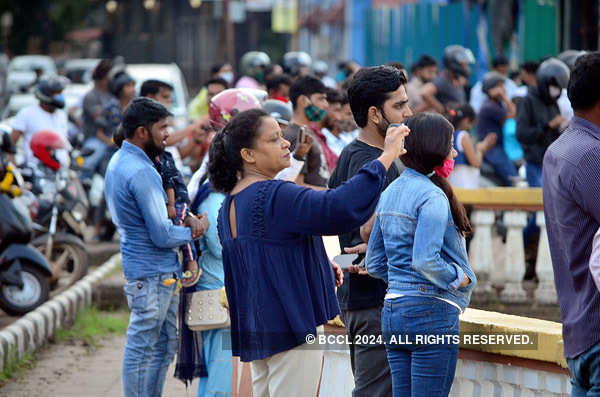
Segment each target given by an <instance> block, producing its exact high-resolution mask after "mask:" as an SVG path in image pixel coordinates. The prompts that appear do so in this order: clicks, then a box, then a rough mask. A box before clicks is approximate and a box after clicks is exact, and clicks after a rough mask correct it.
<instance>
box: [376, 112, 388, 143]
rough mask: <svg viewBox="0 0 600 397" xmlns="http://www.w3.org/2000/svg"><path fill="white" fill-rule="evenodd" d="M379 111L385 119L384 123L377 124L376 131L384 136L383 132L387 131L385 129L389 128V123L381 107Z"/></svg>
mask: <svg viewBox="0 0 600 397" xmlns="http://www.w3.org/2000/svg"><path fill="white" fill-rule="evenodd" d="M379 111H380V112H381V117H383V119H384V120H385V125H382V124H383V123H379V124H377V132H379V135H381V136H382V137H384V138H385V134H386V132H387V129H388V128H390V124H391V123H390V121H389V120H388V119H387V117H385V113H384V112H383V109H379Z"/></svg>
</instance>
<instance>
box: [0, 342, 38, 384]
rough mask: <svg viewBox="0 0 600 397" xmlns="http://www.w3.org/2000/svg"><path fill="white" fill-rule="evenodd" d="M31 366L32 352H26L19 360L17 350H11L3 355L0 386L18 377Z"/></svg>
mask: <svg viewBox="0 0 600 397" xmlns="http://www.w3.org/2000/svg"><path fill="white" fill-rule="evenodd" d="M32 367H33V354H31V353H29V352H27V353H25V355H24V356H23V359H21V360H19V359H18V357H17V351H16V350H14V349H13V350H11V351H10V352H8V354H7V355H5V356H4V367H3V369H2V372H0V386H3V385H4V384H6V382H8V381H9V380H11V379H14V378H18V377H19V376H20V375H21V374H23V373H24V372H25V371H27V370H28V369H31V368H32Z"/></svg>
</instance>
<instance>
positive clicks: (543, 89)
mask: <svg viewBox="0 0 600 397" xmlns="http://www.w3.org/2000/svg"><path fill="white" fill-rule="evenodd" d="M569 75H570V71H569V67H568V66H567V65H565V63H564V62H562V61H561V60H559V59H557V58H548V59H546V60H545V61H544V62H542V64H541V65H540V67H539V68H538V70H537V72H536V74H535V80H536V82H537V89H538V92H539V94H540V97H541V98H542V100H544V102H547V103H552V102H555V101H556V98H552V97H551V96H550V86H557V87H559V88H561V89H564V88H567V85H568V84H569Z"/></svg>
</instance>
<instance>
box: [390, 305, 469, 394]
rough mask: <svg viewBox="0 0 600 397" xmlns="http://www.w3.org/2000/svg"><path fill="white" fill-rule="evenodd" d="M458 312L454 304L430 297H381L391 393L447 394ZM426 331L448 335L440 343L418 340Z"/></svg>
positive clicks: (455, 356) (453, 364)
mask: <svg viewBox="0 0 600 397" xmlns="http://www.w3.org/2000/svg"><path fill="white" fill-rule="evenodd" d="M458 315H459V310H458V309H457V308H456V307H454V306H452V305H451V304H449V303H447V302H444V301H442V300H440V299H436V298H431V297H419V296H403V297H400V298H395V299H392V300H386V301H385V303H384V306H383V311H382V313H381V318H382V320H381V321H382V332H383V337H384V341H385V343H386V349H387V356H388V361H389V364H390V369H391V372H392V388H393V395H394V397H442V396H443V397H446V396H448V394H449V393H450V388H451V387H452V382H453V380H454V371H455V370H456V362H457V360H458V344H457V343H455V342H457V341H455V340H452V339H450V338H452V337H453V336H454V338H457V336H458V331H459V320H458ZM428 335H430V336H431V337H433V338H436V337H444V338H448V339H447V342H444V343H439V342H438V343H435V342H433V341H430V342H429V343H419V342H418V339H417V338H418V337H423V336H425V337H427V336H428ZM392 336H395V337H396V339H395V341H394V340H393V339H392ZM408 342H411V343H412V344H409V343H408Z"/></svg>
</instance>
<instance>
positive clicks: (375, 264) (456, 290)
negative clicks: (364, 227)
mask: <svg viewBox="0 0 600 397" xmlns="http://www.w3.org/2000/svg"><path fill="white" fill-rule="evenodd" d="M442 225H445V227H441V226H442ZM384 240H385V245H384ZM367 270H368V272H369V274H371V275H373V276H375V277H379V278H381V279H383V280H384V281H386V282H387V283H388V291H387V292H388V294H389V293H395V294H401V295H412V296H429V297H434V298H443V299H447V300H450V301H452V302H454V303H455V304H457V305H458V306H459V307H460V308H461V311H462V310H464V309H465V308H466V307H467V305H468V304H469V300H470V297H471V291H472V290H473V287H474V286H475V283H476V277H475V274H474V273H473V271H472V270H471V268H470V267H469V263H468V259H467V251H466V248H465V238H464V237H463V235H462V234H461V233H460V232H459V231H458V229H457V227H456V225H455V224H454V220H453V219H452V213H451V212H450V205H449V203H448V199H447V198H446V195H445V194H444V192H443V191H442V190H441V189H440V188H439V187H437V186H436V185H434V184H433V182H431V180H430V178H429V177H428V176H427V175H423V174H421V173H420V172H417V171H415V170H413V169H412V168H407V169H406V170H405V171H404V172H403V173H402V175H400V177H398V178H397V179H396V180H395V181H394V182H392V184H390V186H389V187H388V188H387V189H386V190H385V191H384V192H383V194H382V195H381V198H380V200H379V204H378V206H377V210H376V218H375V225H374V227H373V231H372V233H371V239H370V240H369V249H368V251H367ZM465 274H466V275H467V276H468V277H469V279H471V283H470V284H469V285H467V286H466V287H458V285H459V284H460V283H461V282H462V281H463V278H464V275H465Z"/></svg>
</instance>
